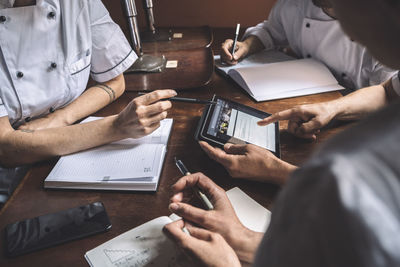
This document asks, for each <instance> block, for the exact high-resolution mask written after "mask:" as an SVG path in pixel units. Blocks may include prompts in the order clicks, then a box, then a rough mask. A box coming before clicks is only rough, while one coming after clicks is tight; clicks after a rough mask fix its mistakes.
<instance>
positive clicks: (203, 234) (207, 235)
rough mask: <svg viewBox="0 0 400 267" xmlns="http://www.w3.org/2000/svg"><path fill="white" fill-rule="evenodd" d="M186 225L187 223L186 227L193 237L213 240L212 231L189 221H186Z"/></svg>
mask: <svg viewBox="0 0 400 267" xmlns="http://www.w3.org/2000/svg"><path fill="white" fill-rule="evenodd" d="M185 225H186V229H188V231H189V232H190V235H191V236H192V237H195V238H197V239H200V240H204V241H210V240H211V232H210V231H208V230H206V229H202V228H199V227H196V226H193V225H191V224H189V223H186V224H185Z"/></svg>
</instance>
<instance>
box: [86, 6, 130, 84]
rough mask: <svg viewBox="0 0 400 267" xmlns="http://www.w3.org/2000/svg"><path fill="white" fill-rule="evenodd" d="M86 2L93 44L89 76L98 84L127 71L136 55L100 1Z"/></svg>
mask: <svg viewBox="0 0 400 267" xmlns="http://www.w3.org/2000/svg"><path fill="white" fill-rule="evenodd" d="M88 2H89V8H90V16H91V18H90V19H91V31H92V42H93V44H92V61H91V64H92V66H91V76H92V78H93V79H94V80H96V81H98V82H105V81H109V80H111V79H113V78H115V77H117V76H118V75H120V74H122V73H123V72H124V71H125V70H127V69H128V68H129V67H130V66H131V65H132V64H133V63H134V62H135V60H136V59H137V55H136V54H135V52H134V51H133V50H132V48H131V46H130V44H129V42H128V40H127V39H126V37H125V35H124V34H123V32H122V30H121V28H120V27H119V26H118V25H117V24H116V23H115V22H114V21H113V20H112V19H111V17H110V14H109V13H108V11H107V9H106V8H105V6H104V5H103V3H102V2H101V1H100V0H90V1H88Z"/></svg>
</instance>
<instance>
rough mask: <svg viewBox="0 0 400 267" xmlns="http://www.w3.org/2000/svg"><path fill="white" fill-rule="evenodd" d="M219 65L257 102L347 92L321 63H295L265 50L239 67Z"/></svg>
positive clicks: (311, 60) (224, 72)
mask: <svg viewBox="0 0 400 267" xmlns="http://www.w3.org/2000/svg"><path fill="white" fill-rule="evenodd" d="M215 65H216V67H217V70H219V71H220V72H221V73H223V74H224V75H227V76H229V77H231V78H232V79H233V80H234V81H235V82H236V83H237V84H238V85H240V86H241V87H242V88H243V89H244V90H246V92H247V93H248V94H249V95H250V96H251V97H252V98H254V99H255V100H256V101H266V100H274V99H281V98H288V97H296V96H302V95H310V94H317V93H324V92H330V91H337V90H342V89H344V88H343V87H342V86H340V85H339V84H338V82H337V80H336V79H335V77H334V76H333V75H332V73H331V72H330V71H329V69H328V68H327V67H326V66H325V65H324V64H322V63H321V62H319V61H317V60H314V59H310V58H307V59H295V58H292V57H290V56H288V55H286V54H284V53H282V52H279V51H274V50H264V51H261V52H259V53H256V54H254V55H251V56H249V57H247V58H245V59H244V60H242V61H240V62H239V63H238V64H237V65H235V66H229V65H226V64H224V63H222V62H221V60H220V58H219V56H216V58H215Z"/></svg>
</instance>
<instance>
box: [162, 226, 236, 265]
mask: <svg viewBox="0 0 400 267" xmlns="http://www.w3.org/2000/svg"><path fill="white" fill-rule="evenodd" d="M184 226H185V227H186V228H187V229H188V230H189V232H190V235H188V234H185V233H184V232H183V231H182V228H183V227H184ZM164 231H165V232H166V233H167V235H168V236H169V237H170V238H171V239H172V240H173V241H175V242H176V243H177V244H178V246H179V247H180V248H182V249H183V251H184V252H185V253H186V254H187V255H189V256H190V257H192V258H194V259H195V260H196V262H200V264H201V265H203V266H213V267H219V266H221V267H224V266H232V267H235V266H241V265H240V262H239V259H238V257H237V255H236V254H235V252H234V251H233V249H232V248H231V247H230V246H229V245H228V243H226V241H225V239H224V238H223V237H222V236H221V235H220V234H217V233H213V232H210V231H207V230H205V229H201V228H198V227H194V226H191V225H188V224H186V225H185V223H184V222H183V221H182V220H179V221H176V222H173V223H170V224H168V225H166V226H165V228H164Z"/></svg>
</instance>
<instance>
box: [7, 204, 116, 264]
mask: <svg viewBox="0 0 400 267" xmlns="http://www.w3.org/2000/svg"><path fill="white" fill-rule="evenodd" d="M110 228H111V223H110V220H109V218H108V215H107V213H106V210H105V208H104V205H103V203H101V202H96V203H92V204H88V205H85V206H81V207H76V208H72V209H68V210H63V211H59V212H56V213H51V214H46V215H42V216H39V217H36V218H32V219H27V220H24V221H19V222H16V223H13V224H9V225H7V227H6V242H7V246H6V248H7V251H6V252H7V255H8V256H9V257H15V256H19V255H22V254H26V253H29V252H33V251H36V250H39V249H44V248H48V247H51V246H54V245H58V244H61V243H65V242H68V241H71V240H75V239H79V238H83V237H86V236H89V235H93V234H97V233H101V232H105V231H107V230H109V229H110Z"/></svg>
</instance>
